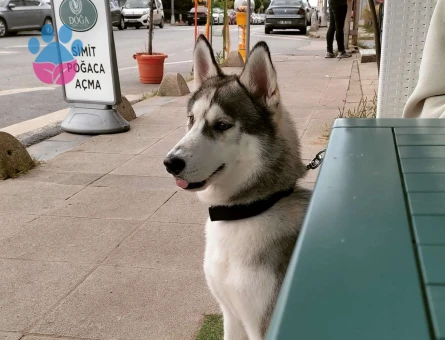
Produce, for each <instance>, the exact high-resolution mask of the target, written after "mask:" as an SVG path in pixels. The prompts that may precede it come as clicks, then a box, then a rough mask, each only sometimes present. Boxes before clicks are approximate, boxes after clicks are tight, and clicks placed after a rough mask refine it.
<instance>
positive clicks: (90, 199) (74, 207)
mask: <svg viewBox="0 0 445 340" xmlns="http://www.w3.org/2000/svg"><path fill="white" fill-rule="evenodd" d="M173 193H174V191H172V190H152V191H148V190H134V189H130V188H127V189H120V188H110V187H101V188H98V187H88V188H86V189H85V190H83V191H82V192H80V193H79V194H77V195H75V196H74V197H72V198H70V199H69V200H67V201H66V202H64V203H63V204H61V205H60V206H59V207H57V208H55V209H53V210H51V211H49V212H48V213H47V215H51V216H72V217H91V218H108V219H123V220H139V221H144V220H146V219H147V218H148V217H149V216H150V215H152V214H153V213H154V212H155V211H156V210H157V209H159V207H160V206H161V205H162V204H164V202H166V201H167V200H168V199H169V197H171V196H172V195H173Z"/></svg>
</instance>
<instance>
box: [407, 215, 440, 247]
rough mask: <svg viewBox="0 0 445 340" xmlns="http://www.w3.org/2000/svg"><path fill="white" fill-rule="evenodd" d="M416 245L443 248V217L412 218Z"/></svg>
mask: <svg viewBox="0 0 445 340" xmlns="http://www.w3.org/2000/svg"><path fill="white" fill-rule="evenodd" d="M413 224H414V231H415V233H416V242H417V244H422V245H424V244H425V245H426V244H429V245H444V246H445V216H413Z"/></svg>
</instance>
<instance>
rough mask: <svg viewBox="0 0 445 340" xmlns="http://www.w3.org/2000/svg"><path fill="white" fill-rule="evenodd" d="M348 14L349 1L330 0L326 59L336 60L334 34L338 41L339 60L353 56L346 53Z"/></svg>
mask: <svg viewBox="0 0 445 340" xmlns="http://www.w3.org/2000/svg"><path fill="white" fill-rule="evenodd" d="M347 12H348V2H347V0H329V28H328V32H327V34H326V42H327V45H328V46H327V50H328V51H327V52H326V56H325V57H326V58H335V54H334V46H333V45H334V34H335V39H336V40H337V46H338V55H337V58H350V57H351V54H350V53H348V52H346V51H345V36H344V31H343V29H344V26H345V19H346V14H347Z"/></svg>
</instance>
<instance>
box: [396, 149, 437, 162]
mask: <svg viewBox="0 0 445 340" xmlns="http://www.w3.org/2000/svg"><path fill="white" fill-rule="evenodd" d="M399 154H400V158H402V159H403V158H418V159H422V158H445V148H444V147H443V146H399Z"/></svg>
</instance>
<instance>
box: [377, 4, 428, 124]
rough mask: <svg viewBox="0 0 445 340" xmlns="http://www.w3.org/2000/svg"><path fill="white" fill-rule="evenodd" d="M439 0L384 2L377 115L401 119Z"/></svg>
mask: <svg viewBox="0 0 445 340" xmlns="http://www.w3.org/2000/svg"><path fill="white" fill-rule="evenodd" d="M436 2H437V0H388V1H385V8H384V17H383V38H382V52H381V63H380V76H379V89H378V101H377V118H401V117H402V113H403V108H404V106H405V104H406V101H407V100H408V97H409V96H410V95H411V93H412V92H413V90H414V88H415V87H416V84H417V80H418V76H419V67H420V61H421V59H422V53H423V47H424V44H425V39H426V35H427V32H428V27H429V24H430V21H431V17H432V15H433V12H434V7H435V6H436Z"/></svg>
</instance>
